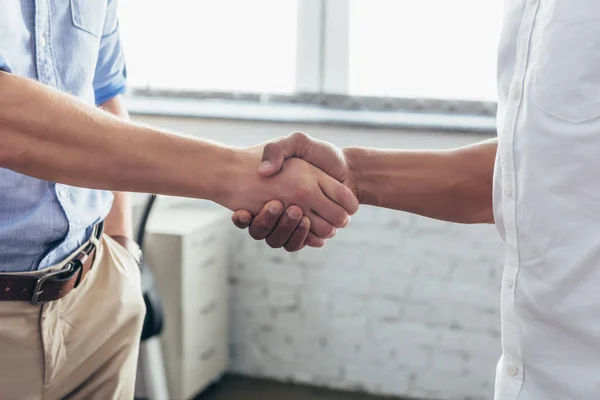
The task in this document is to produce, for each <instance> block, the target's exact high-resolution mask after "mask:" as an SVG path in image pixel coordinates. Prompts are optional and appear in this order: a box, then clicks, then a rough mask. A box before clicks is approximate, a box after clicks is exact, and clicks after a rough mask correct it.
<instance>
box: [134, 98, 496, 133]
mask: <svg viewBox="0 0 600 400" xmlns="http://www.w3.org/2000/svg"><path fill="white" fill-rule="evenodd" d="M125 103H126V106H127V109H128V110H129V112H130V113H131V114H132V115H150V116H165V117H185V118H203V119H225V120H233V121H261V122H277V123H295V124H318V125H336V126H352V127H370V128H379V129H418V130H429V131H442V132H444V131H447V132H465V133H483V134H490V133H493V134H496V119H495V117H492V116H484V115H466V114H458V113H440V112H416V111H363V110H340V109H331V108H325V107H320V106H314V105H299V104H264V103H260V102H250V101H239V100H215V99H207V100H202V99H187V98H173V97H144V96H125Z"/></svg>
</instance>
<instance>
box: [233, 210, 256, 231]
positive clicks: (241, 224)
mask: <svg viewBox="0 0 600 400" xmlns="http://www.w3.org/2000/svg"><path fill="white" fill-rule="evenodd" d="M231 221H232V222H233V224H234V225H235V226H237V227H238V228H240V229H246V228H247V227H249V226H250V223H251V222H252V214H250V212H248V211H246V210H237V211H236V212H234V213H233V215H232V216H231Z"/></svg>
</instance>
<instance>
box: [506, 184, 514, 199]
mask: <svg viewBox="0 0 600 400" xmlns="http://www.w3.org/2000/svg"><path fill="white" fill-rule="evenodd" d="M506 195H507V196H508V197H512V195H513V189H512V185H511V184H510V183H507V184H506Z"/></svg>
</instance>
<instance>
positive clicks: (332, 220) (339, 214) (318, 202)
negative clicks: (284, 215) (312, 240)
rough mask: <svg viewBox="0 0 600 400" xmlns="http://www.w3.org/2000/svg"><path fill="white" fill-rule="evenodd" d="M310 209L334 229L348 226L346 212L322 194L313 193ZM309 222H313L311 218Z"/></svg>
mask: <svg viewBox="0 0 600 400" xmlns="http://www.w3.org/2000/svg"><path fill="white" fill-rule="evenodd" d="M317 192H318V191H317ZM310 207H311V210H312V211H313V212H314V213H316V214H318V215H319V216H320V217H321V218H322V219H324V220H325V221H327V223H328V224H329V225H331V226H333V227H335V228H343V227H344V226H346V225H347V224H348V212H347V211H346V210H344V209H343V208H342V207H341V206H340V205H338V204H337V203H336V202H334V201H331V200H330V199H329V198H327V196H325V194H323V193H322V192H321V193H315V194H314V196H312V197H311V199H310ZM311 222H313V221H312V218H311ZM313 225H314V222H313ZM312 231H313V232H315V234H317V236H319V237H325V236H322V235H320V234H319V233H318V232H316V231H315V230H314V229H313V230H312Z"/></svg>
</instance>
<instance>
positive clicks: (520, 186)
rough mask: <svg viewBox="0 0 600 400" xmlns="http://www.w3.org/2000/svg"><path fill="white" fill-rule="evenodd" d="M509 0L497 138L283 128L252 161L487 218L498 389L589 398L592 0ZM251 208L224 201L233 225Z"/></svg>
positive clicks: (511, 394) (595, 6)
mask: <svg viewBox="0 0 600 400" xmlns="http://www.w3.org/2000/svg"><path fill="white" fill-rule="evenodd" d="M505 3H506V5H505V7H506V8H505V15H504V26H503V33H502V38H501V42H500V48H499V62H498V67H499V68H498V115H497V120H498V139H497V140H493V141H488V142H484V143H480V144H476V145H473V146H469V147H467V148H462V149H455V150H450V151H410V152H408V151H381V150H371V149H361V148H349V149H344V150H343V151H342V150H340V149H337V148H335V147H334V146H332V145H330V144H327V143H324V142H319V141H315V140H313V139H310V138H308V137H306V136H303V135H293V136H291V137H288V138H286V139H283V140H280V141H278V142H275V143H273V144H271V145H270V146H269V147H268V148H267V149H266V150H265V154H264V159H266V160H268V161H269V162H270V164H268V165H265V166H264V169H263V171H262V173H263V174H264V175H265V176H268V175H270V174H271V173H274V171H276V170H278V169H279V167H280V165H281V162H282V161H283V159H284V158H287V157H290V156H296V157H301V158H304V159H305V160H307V161H309V162H311V163H313V164H314V165H316V166H318V167H320V168H321V169H323V170H324V171H325V172H327V173H329V174H330V175H332V176H334V177H336V178H337V179H338V180H340V181H342V182H344V183H346V184H347V185H348V186H349V187H350V188H352V189H353V190H354V192H355V193H356V194H357V195H358V197H359V200H360V202H361V203H363V204H371V205H376V206H381V207H388V208H393V209H398V210H404V211H409V212H413V213H417V214H421V215H425V216H428V217H432V218H438V219H443V220H448V221H455V222H460V223H488V222H490V223H491V222H495V224H496V226H497V227H498V230H499V232H500V235H501V236H502V238H503V240H504V242H505V244H506V261H505V266H504V274H503V277H502V279H503V284H502V292H501V310H502V357H501V358H500V361H499V363H498V368H497V380H496V390H495V398H496V399H501V400H513V399H517V398H518V399H519V400H532V399H542V400H546V399H560V400H567V399H573V400H586V399H599V398H600V184H598V182H597V181H596V180H597V179H598V178H600V67H599V65H600V1H597V0H578V1H572V0H519V1H517V0H508V1H506V2H505ZM250 218H251V217H250V216H249V215H248V214H246V213H245V212H238V213H237V214H236V215H234V221H235V222H237V224H238V226H242V227H243V226H246V225H247V223H242V222H241V219H244V220H245V221H249V220H250ZM277 220H278V215H275V216H270V215H268V214H266V213H261V214H260V215H259V216H258V217H256V218H255V219H254V222H253V225H252V226H251V230H252V234H253V237H255V238H265V237H267V240H268V241H269V244H270V245H272V246H274V247H278V246H280V245H281V243H285V236H286V235H287V234H289V232H290V231H291V229H290V228H289V226H288V228H286V229H283V228H282V227H281V226H278V225H277ZM282 220H283V219H282ZM272 230H274V233H276V235H272V236H273V238H271V236H269V234H270V232H271V231H272ZM282 238H283V239H282Z"/></svg>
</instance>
